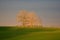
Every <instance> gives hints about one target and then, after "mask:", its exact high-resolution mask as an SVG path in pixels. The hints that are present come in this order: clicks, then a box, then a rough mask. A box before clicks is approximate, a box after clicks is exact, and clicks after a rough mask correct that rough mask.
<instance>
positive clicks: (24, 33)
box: [0, 26, 60, 40]
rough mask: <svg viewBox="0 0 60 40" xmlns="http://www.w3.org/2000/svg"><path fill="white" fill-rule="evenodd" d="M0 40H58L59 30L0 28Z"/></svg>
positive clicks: (59, 39)
mask: <svg viewBox="0 0 60 40" xmlns="http://www.w3.org/2000/svg"><path fill="white" fill-rule="evenodd" d="M0 40H60V28H19V27H6V26H3V27H0Z"/></svg>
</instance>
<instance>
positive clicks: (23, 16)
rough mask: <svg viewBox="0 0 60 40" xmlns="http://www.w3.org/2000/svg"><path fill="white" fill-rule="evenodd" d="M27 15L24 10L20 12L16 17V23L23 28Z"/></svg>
mask: <svg viewBox="0 0 60 40" xmlns="http://www.w3.org/2000/svg"><path fill="white" fill-rule="evenodd" d="M27 13H28V12H27V11H26V10H21V11H20V12H19V13H18V15H17V22H18V23H21V24H22V25H23V26H25V25H26V21H27V20H26V19H27Z"/></svg>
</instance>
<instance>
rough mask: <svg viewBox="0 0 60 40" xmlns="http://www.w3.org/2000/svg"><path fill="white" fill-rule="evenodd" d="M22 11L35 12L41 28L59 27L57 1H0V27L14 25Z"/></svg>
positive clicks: (59, 10)
mask: <svg viewBox="0 0 60 40" xmlns="http://www.w3.org/2000/svg"><path fill="white" fill-rule="evenodd" d="M22 9H24V10H27V11H35V12H36V14H37V16H39V17H40V19H41V20H42V25H43V26H60V1H59V0H0V26H7V25H10V26H12V25H13V26H14V25H16V23H17V22H16V15H17V14H18V12H19V11H20V10H22Z"/></svg>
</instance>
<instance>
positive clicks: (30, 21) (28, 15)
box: [17, 10, 41, 27]
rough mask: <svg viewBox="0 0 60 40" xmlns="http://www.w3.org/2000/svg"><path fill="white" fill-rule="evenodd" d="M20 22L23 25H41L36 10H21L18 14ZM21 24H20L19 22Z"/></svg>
mask: <svg viewBox="0 0 60 40" xmlns="http://www.w3.org/2000/svg"><path fill="white" fill-rule="evenodd" d="M17 22H18V24H19V23H21V24H22V26H24V27H26V26H30V27H33V26H41V21H40V20H39V18H38V17H37V16H36V14H35V12H28V11H26V10H21V11H20V12H19V13H18V15H17ZM19 26H20V24H19Z"/></svg>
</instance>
